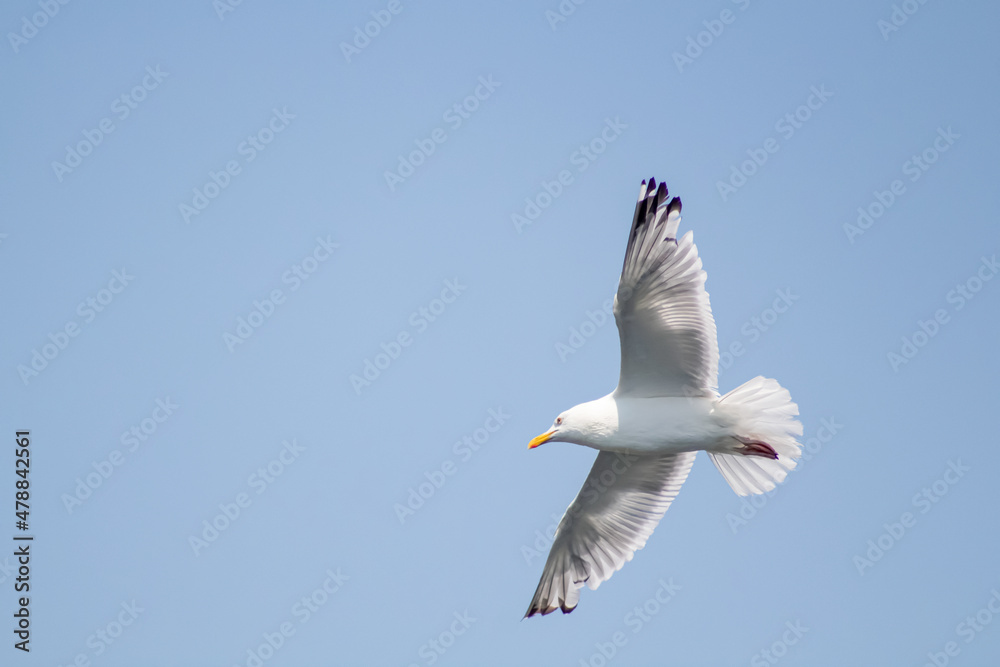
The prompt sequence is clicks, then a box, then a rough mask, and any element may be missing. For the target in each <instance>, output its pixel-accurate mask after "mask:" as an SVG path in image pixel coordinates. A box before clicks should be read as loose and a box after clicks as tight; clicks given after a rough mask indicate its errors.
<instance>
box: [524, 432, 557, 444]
mask: <svg viewBox="0 0 1000 667" xmlns="http://www.w3.org/2000/svg"><path fill="white" fill-rule="evenodd" d="M555 432H556V430H555V429H552V430H551V431H546V432H545V433H542V434H541V435H540V436H538V437H537V438H532V439H531V442H529V443H528V449H534V448H535V447H537V446H538V445H544V444H545V443H546V442H548V441H549V440H551V439H552V436H553V435H554V434H555Z"/></svg>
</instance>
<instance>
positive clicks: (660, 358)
mask: <svg viewBox="0 0 1000 667" xmlns="http://www.w3.org/2000/svg"><path fill="white" fill-rule="evenodd" d="M680 212H681V202H680V199H678V198H676V197H674V198H673V199H669V200H668V192H667V188H666V186H665V185H664V184H663V183H661V184H660V185H659V187H657V185H656V181H655V180H654V179H650V180H649V183H648V184H647V183H646V181H643V182H642V187H641V188H640V191H639V201H638V203H637V204H636V209H635V215H634V217H633V219H632V229H631V232H630V234H629V240H628V246H627V249H626V251H625V262H624V265H623V267H622V275H621V280H620V281H619V284H618V292H617V294H616V295H615V321H616V322H617V324H618V333H619V336H620V338H621V376H620V378H619V381H618V387H617V388H616V389H615V390H614V391H613V392H612V393H610V394H608V395H607V396H604V397H602V398H599V399H597V400H594V401H590V402H588V403H582V404H580V405H577V406H574V407H572V408H570V409H569V410H567V411H565V412H563V413H562V414H560V415H559V416H558V417H557V418H556V420H555V422H554V423H553V424H552V428H551V429H549V430H548V431H546V432H545V433H543V434H542V435H540V436H538V437H537V438H535V439H533V440H532V441H531V444H530V445H529V448H534V447H537V446H539V445H541V444H543V443H545V442H549V441H562V442H571V443H575V444H578V445H584V446H587V447H592V448H594V449H598V450H600V453H599V454H598V455H597V460H596V461H595V462H594V467H593V468H592V469H591V471H590V474H589V475H588V476H587V481H586V482H585V483H584V485H583V488H582V489H581V490H580V493H579V494H578V495H577V497H576V500H574V501H573V504H572V505H570V506H569V509H567V510H566V514H564V515H563V518H562V520H561V521H560V522H559V526H558V528H557V530H556V534H555V539H554V541H553V543H552V549H551V550H550V552H549V557H548V560H547V561H546V563H545V569H544V570H543V572H542V577H541V581H539V583H538V588H537V590H536V591H535V595H534V597H533V598H532V600H531V605H530V606H529V607H528V612H527V614H526V616H533V615H535V614H548V613H550V612H553V611H555V610H556V609H562V611H563V612H564V613H568V612H570V611H572V610H573V609H574V608H575V607H576V605H577V602H578V601H579V597H580V591H579V589H580V588H581V587H583V585H584V584H586V585H587V586H588V587H589V588H591V589H595V588H597V587H598V586H599V585H600V583H601V582H603V581H606V580H607V579H609V578H610V577H611V575H612V574H614V572H615V571H616V570H618V569H619V568H621V566H622V565H624V564H625V562H626V561H629V560H631V559H632V556H633V554H634V553H635V552H636V551H637V550H638V549H641V548H642V547H643V546H645V544H646V540H647V539H648V538H649V536H650V535H651V534H652V532H653V529H654V528H656V525H657V524H658V523H659V521H660V519H661V518H662V517H663V514H664V513H665V512H666V511H667V508H668V507H670V503H671V502H672V501H673V499H674V498H675V497H676V496H677V493H678V492H679V491H680V488H681V485H682V484H683V483H684V480H685V479H687V476H688V472H689V471H690V470H691V465H692V464H693V463H694V458H695V453H696V452H697V451H698V450H706V451H707V452H708V454H709V457H710V458H711V459H712V461H713V463H715V466H716V467H717V468H718V469H719V472H721V473H722V475H723V477H724V478H725V479H726V481H727V482H728V483H729V485H730V486H731V487H732V489H733V490H734V491H735V492H736V493H738V494H740V495H747V494H750V493H763V492H765V491H769V490H771V489H773V488H774V486H775V484H777V483H779V482H781V481H782V480H783V479H784V478H785V475H786V474H787V472H788V471H789V470H791V469H792V468H794V467H795V463H796V460H797V459H798V458H799V456H800V454H801V446H800V445H799V443H798V442H797V441H796V440H795V436H797V435H801V434H802V426H801V424H799V422H798V421H797V420H796V419H795V416H796V415H797V414H798V407H797V406H796V405H795V403H793V402H792V400H791V396H790V395H789V393H788V391H787V390H785V389H783V388H782V387H781V386H780V385H779V384H778V383H777V382H776V381H775V380H770V379H766V378H763V377H756V378H754V379H752V380H750V381H749V382H747V383H745V384H743V385H741V386H740V387H738V388H736V389H734V390H733V391H731V392H729V393H728V394H726V395H725V396H721V397H720V396H719V393H718V391H717V384H718V366H719V350H718V343H717V341H716V333H715V320H714V319H713V318H712V308H711V306H710V304H709V300H708V292H706V291H705V278H706V275H705V272H704V271H703V270H702V266H701V259H700V258H699V257H698V249H697V248H696V247H695V245H694V236H693V234H692V232H690V231H689V232H687V233H686V234H685V235H684V236H683V237H682V238H680V239H677V230H678V226H679V225H680V220H681V217H680Z"/></svg>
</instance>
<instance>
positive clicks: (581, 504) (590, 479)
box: [525, 452, 695, 618]
mask: <svg viewBox="0 0 1000 667" xmlns="http://www.w3.org/2000/svg"><path fill="white" fill-rule="evenodd" d="M694 457H695V452H683V453H680V454H669V455H662V454H653V455H646V456H634V455H626V454H616V453H614V452H601V453H600V454H598V455H597V460H596V461H594V467H593V468H591V470H590V474H589V475H587V481H586V482H584V484H583V488H582V489H580V493H579V494H577V496H576V500H574V501H573V504H572V505H570V506H569V509H567V510H566V514H564V515H563V518H562V521H560V522H559V527H558V528H557V529H556V535H555V540H554V541H553V542H552V549H551V551H549V558H548V560H546V561H545V569H544V571H543V572H542V579H541V581H539V582H538V588H537V589H536V590H535V597H533V598H532V600H531V606H530V607H528V613H527V614H525V618H527V617H528V616H534V615H535V614H543V615H544V614H549V613H551V612H553V611H555V610H556V609H562V610H563V613H567V614H568V613H569V612H571V611H573V609H574V608H575V607H576V603H577V602H578V601H579V599H580V588H581V587H582V586H583V585H584V584H587V586H589V587H590V588H591V590H593V589H595V588H597V587H598V586H599V585H600V583H601V582H602V581H605V580H607V579H609V578H610V577H611V575H612V574H614V573H615V571H616V570H618V569H620V568H621V566H622V565H624V564H625V561H629V560H632V554H634V553H635V552H636V551H637V550H639V549H641V548H643V547H644V546H646V539H647V538H648V537H649V536H650V535H651V534H652V533H653V529H654V528H656V524H658V523H659V522H660V519H661V518H663V514H664V512H666V511H667V508H668V507H670V503H671V501H673V499H674V498H675V497H676V496H677V492H678V491H680V489H681V485H682V484H683V483H684V480H685V479H687V476H688V472H690V471H691V465H692V464H693V463H694Z"/></svg>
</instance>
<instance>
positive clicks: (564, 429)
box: [528, 406, 584, 449]
mask: <svg viewBox="0 0 1000 667" xmlns="http://www.w3.org/2000/svg"><path fill="white" fill-rule="evenodd" d="M579 407H580V406H576V407H573V408H570V409H569V410H566V411H565V412H563V413H562V414H560V415H559V416H558V417H556V419H555V421H553V422H552V428H550V429H549V430H548V431H546V432H545V433H542V434H541V435H540V436H538V437H536V438H532V439H531V442H529V443H528V449H534V448H535V447H538V446H539V445H544V444H545V443H546V442H552V441H556V442H577V441H578V440H579V438H580V436H581V435H583V434H582V433H581V428H582V427H583V426H584V423H583V421H581V415H580V414H578V413H579V410H578V408H579Z"/></svg>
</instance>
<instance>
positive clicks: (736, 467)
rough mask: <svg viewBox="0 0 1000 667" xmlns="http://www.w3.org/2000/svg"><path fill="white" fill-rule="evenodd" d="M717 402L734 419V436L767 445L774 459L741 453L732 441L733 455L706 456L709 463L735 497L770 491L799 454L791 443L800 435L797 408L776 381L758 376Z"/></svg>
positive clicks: (800, 452) (799, 447) (738, 444)
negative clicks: (723, 479)
mask: <svg viewBox="0 0 1000 667" xmlns="http://www.w3.org/2000/svg"><path fill="white" fill-rule="evenodd" d="M719 403H720V404H722V405H723V406H724V407H725V409H726V412H727V413H729V414H731V415H732V416H733V417H734V419H735V422H736V426H735V427H734V431H735V433H736V435H738V436H739V437H740V438H742V439H745V440H748V441H756V442H761V443H766V444H767V445H770V447H771V448H772V449H773V450H774V451H775V452H776V453H777V458H765V457H763V456H760V455H755V456H748V455H746V454H741V453H739V452H738V449H739V447H740V441H739V440H734V441H733V445H734V449H733V453H721V452H709V453H708V456H709V457H710V458H711V459H712V463H714V464H715V467H716V468H718V469H719V472H721V473H722V476H723V477H725V478H726V481H727V482H729V486H731V487H733V491H735V492H736V493H737V494H738V495H741V496H746V495H750V494H754V493H764V492H766V491H770V490H771V489H773V488H774V487H775V485H776V484H778V483H780V482H781V481H783V480H784V479H785V475H787V474H788V471H789V470H792V469H793V468H795V464H796V462H797V460H798V458H799V456H801V455H802V446H801V445H800V444H799V443H798V441H796V440H795V436H797V435H802V424H801V423H799V421H798V420H797V419H795V416H796V415H798V414H799V406H797V405H796V404H795V403H794V402H792V396H791V394H789V393H788V390H787V389H785V388H784V387H782V386H781V385H780V384H778V381H777V380H772V379H770V378H765V377H761V376H759V375H758V376H757V377H755V378H754V379H752V380H750V381H749V382H745V383H743V384H741V385H740V386H739V387H737V388H736V389H733V390H732V391H731V392H729V393H728V394H726V395H725V396H723V397H722V398H720V399H719Z"/></svg>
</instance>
